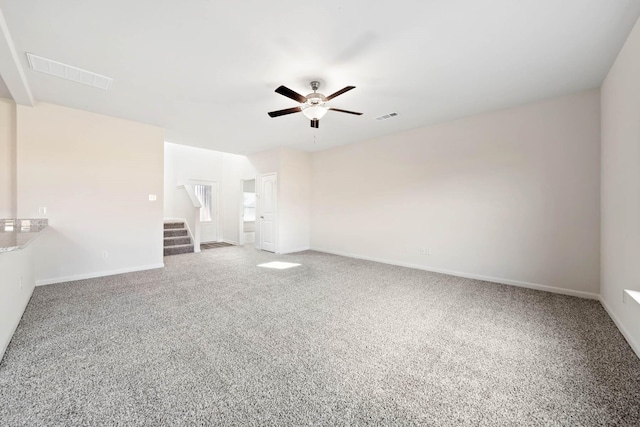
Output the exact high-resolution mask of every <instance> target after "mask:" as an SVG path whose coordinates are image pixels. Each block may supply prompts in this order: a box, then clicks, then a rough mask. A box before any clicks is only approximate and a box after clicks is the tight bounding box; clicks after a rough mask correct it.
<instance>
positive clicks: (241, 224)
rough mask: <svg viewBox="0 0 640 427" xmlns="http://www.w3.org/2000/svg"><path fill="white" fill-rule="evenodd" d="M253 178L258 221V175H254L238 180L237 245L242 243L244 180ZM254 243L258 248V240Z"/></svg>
mask: <svg viewBox="0 0 640 427" xmlns="http://www.w3.org/2000/svg"><path fill="white" fill-rule="evenodd" d="M251 180H253V181H254V182H255V189H256V193H255V194H256V224H257V223H258V199H259V197H258V196H257V194H258V182H259V176H258V175H256V176H254V177H250V178H244V179H241V180H240V202H239V207H240V210H239V214H238V221H239V223H240V224H239V227H238V245H240V246H242V245H244V182H245V181H251ZM254 240H255V239H254ZM254 245H255V247H256V249H258V248H259V246H258V242H255V241H254Z"/></svg>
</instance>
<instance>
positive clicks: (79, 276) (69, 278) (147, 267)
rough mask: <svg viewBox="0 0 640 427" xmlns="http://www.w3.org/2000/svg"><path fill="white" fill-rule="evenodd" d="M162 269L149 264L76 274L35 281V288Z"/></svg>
mask: <svg viewBox="0 0 640 427" xmlns="http://www.w3.org/2000/svg"><path fill="white" fill-rule="evenodd" d="M156 268H164V263H163V262H162V263H160V264H149V265H142V266H138V267H131V268H121V269H118V270H108V271H99V272H96V273H86V274H77V275H75V276H66V277H57V278H55V279H42V280H36V286H45V285H53V284H55V283H64V282H74V281H76V280H85V279H95V278H96V277H104V276H113V275H115V274H123V273H133V272H135V271H144V270H154V269H156Z"/></svg>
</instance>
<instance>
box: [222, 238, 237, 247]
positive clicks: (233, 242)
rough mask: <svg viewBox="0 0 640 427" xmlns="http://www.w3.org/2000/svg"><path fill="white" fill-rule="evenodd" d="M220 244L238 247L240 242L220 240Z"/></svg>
mask: <svg viewBox="0 0 640 427" xmlns="http://www.w3.org/2000/svg"><path fill="white" fill-rule="evenodd" d="M220 242H224V243H229V244H230V245H236V246H238V245H239V243H238V242H236V241H233V240H227V239H222V240H220Z"/></svg>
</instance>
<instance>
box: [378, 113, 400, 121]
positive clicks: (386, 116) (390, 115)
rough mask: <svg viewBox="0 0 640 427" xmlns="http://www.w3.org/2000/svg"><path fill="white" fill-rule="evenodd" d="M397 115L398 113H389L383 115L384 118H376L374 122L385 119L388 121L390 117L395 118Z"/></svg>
mask: <svg viewBox="0 0 640 427" xmlns="http://www.w3.org/2000/svg"><path fill="white" fill-rule="evenodd" d="M397 115H398V113H389V114H385V115H384V116H380V117H376V120H386V119H390V118H391V117H395V116H397Z"/></svg>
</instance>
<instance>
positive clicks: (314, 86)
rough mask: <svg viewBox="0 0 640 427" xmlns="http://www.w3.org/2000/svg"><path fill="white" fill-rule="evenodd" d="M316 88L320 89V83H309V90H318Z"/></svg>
mask: <svg viewBox="0 0 640 427" xmlns="http://www.w3.org/2000/svg"><path fill="white" fill-rule="evenodd" d="M318 88H320V82H319V81H316V80H314V81H312V82H311V90H313V91H314V92H315V91H317V90H318Z"/></svg>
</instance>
